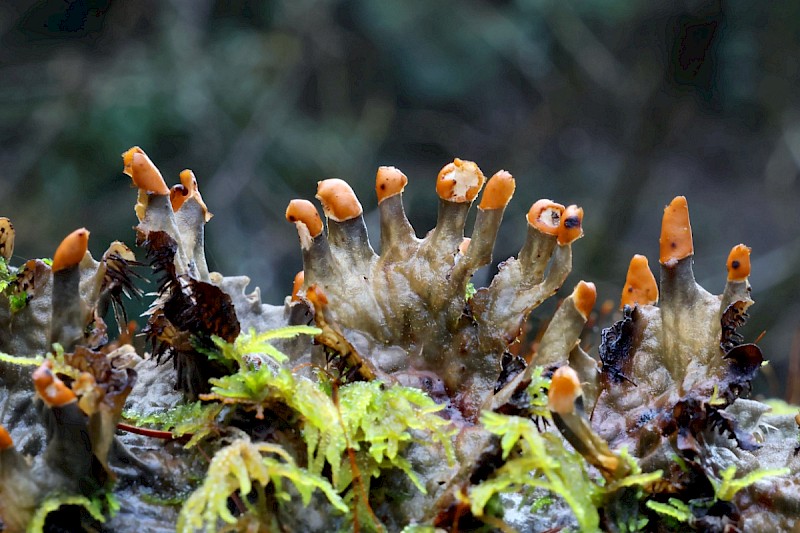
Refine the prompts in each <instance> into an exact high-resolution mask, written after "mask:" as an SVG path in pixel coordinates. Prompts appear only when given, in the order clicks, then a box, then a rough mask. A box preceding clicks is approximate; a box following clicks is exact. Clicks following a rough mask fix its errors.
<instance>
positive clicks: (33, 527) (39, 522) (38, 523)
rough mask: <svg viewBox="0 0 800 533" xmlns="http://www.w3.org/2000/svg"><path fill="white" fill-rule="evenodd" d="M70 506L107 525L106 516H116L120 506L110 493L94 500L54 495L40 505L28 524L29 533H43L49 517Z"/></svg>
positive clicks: (99, 495)
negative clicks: (80, 509) (80, 508)
mask: <svg viewBox="0 0 800 533" xmlns="http://www.w3.org/2000/svg"><path fill="white" fill-rule="evenodd" d="M68 506H73V507H74V506H77V507H82V508H83V509H85V510H86V512H87V513H89V515H90V516H91V517H92V518H93V519H95V520H97V521H98V522H101V523H105V521H106V516H107V515H108V516H114V514H116V512H117V511H118V510H119V506H120V504H119V502H118V501H117V499H116V497H114V496H113V495H112V494H110V493H101V494H98V495H97V496H96V497H93V498H87V497H86V496H79V495H75V494H52V495H50V496H48V497H47V498H45V500H44V501H43V502H42V503H41V504H39V507H38V508H37V509H36V512H35V513H34V515H33V518H32V519H31V522H30V523H29V524H28V528H27V533H42V531H43V530H44V526H45V522H46V521H47V516H48V515H49V514H50V513H52V512H55V511H57V510H58V509H60V508H61V507H68Z"/></svg>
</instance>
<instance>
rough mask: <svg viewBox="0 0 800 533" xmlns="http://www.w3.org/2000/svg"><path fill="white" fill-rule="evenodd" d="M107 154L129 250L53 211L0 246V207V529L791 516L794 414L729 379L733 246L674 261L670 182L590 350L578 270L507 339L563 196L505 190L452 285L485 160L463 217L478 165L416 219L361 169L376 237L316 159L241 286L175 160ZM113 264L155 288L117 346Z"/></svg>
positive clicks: (738, 345) (567, 222) (423, 527)
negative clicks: (285, 227) (272, 245)
mask: <svg viewBox="0 0 800 533" xmlns="http://www.w3.org/2000/svg"><path fill="white" fill-rule="evenodd" d="M123 164H124V169H125V172H126V173H127V174H128V175H129V176H130V177H131V178H132V180H133V183H134V185H135V186H136V188H137V189H138V195H137V198H136V205H135V209H134V211H135V214H136V216H137V218H138V220H139V224H138V226H137V227H136V242H137V244H138V245H139V246H140V247H141V248H142V249H143V253H142V254H140V255H141V257H140V259H141V261H137V259H136V257H135V256H134V253H133V252H132V251H131V250H130V249H128V248H127V247H126V246H125V245H123V244H122V243H119V242H115V243H112V245H111V246H110V248H109V250H108V251H107V252H106V253H105V254H104V256H103V258H102V259H101V260H100V261H95V260H94V259H93V258H92V257H91V255H90V254H89V253H88V251H87V243H88V239H89V231H88V230H87V229H85V228H80V229H78V230H75V231H74V232H72V233H71V234H70V235H69V236H68V237H67V238H66V239H65V240H64V242H63V243H62V244H61V245H60V246H59V247H58V249H57V250H56V251H55V254H54V259H53V261H52V262H49V261H43V260H30V261H27V262H25V263H24V264H23V265H20V266H14V265H12V264H10V263H9V261H10V259H11V258H12V256H13V246H14V240H15V232H14V228H13V226H12V225H11V223H10V221H8V220H7V219H0V352H2V353H0V421H2V424H3V425H2V426H0V517H1V518H2V522H0V530H2V529H3V528H4V530H5V531H11V532H16V531H22V530H25V529H26V528H28V527H34V528H39V529H41V530H42V531H48V530H51V529H52V528H53V526H54V525H55V524H56V523H58V524H59V527H62V528H67V529H70V530H76V531H77V530H90V529H92V528H94V527H96V526H97V522H102V521H103V520H105V524H104V526H103V527H105V528H107V529H109V530H114V531H134V530H148V531H172V530H174V529H175V527H177V528H178V529H179V530H181V531H196V530H203V529H204V530H209V531H210V530H226V529H228V530H230V529H236V528H238V529H247V530H253V531H261V530H275V529H280V530H285V531H330V530H347V529H353V530H359V531H360V530H367V531H371V530H376V531H382V530H386V531H400V530H403V531H432V530H433V528H441V529H445V530H451V531H452V530H459V531H465V530H470V529H482V530H485V531H504V532H505V531H512V530H514V529H517V530H538V529H549V528H565V527H567V528H569V527H572V528H574V527H577V528H580V529H581V530H583V531H594V530H604V531H621V532H623V531H641V530H651V529H652V530H666V531H669V530H670V529H671V528H672V529H680V528H686V527H690V528H693V529H697V530H704V531H735V530H737V529H738V530H789V529H791V528H793V527H796V524H797V521H798V519H797V516H798V514H797V509H798V508H800V486H798V483H797V480H796V474H797V472H798V471H800V460H799V459H798V454H797V452H796V450H797V446H798V445H797V442H798V440H797V439H798V435H799V434H800V432H798V423H797V421H796V419H795V415H796V410H793V409H785V410H783V411H782V412H780V413H777V412H776V413H774V414H770V413H769V407H768V406H767V405H765V404H763V403H760V402H755V401H752V400H747V399H746V396H747V394H748V393H749V389H750V383H751V381H752V379H753V378H754V376H755V375H756V373H757V372H758V370H759V368H760V366H761V363H762V359H763V358H762V355H761V352H760V350H759V349H758V347H757V346H756V345H755V344H753V343H747V342H745V339H744V338H743V337H742V335H741V333H740V328H741V327H742V326H743V325H744V322H745V321H746V318H747V310H748V308H749V307H750V306H751V305H752V303H753V301H752V299H751V298H750V286H749V282H748V276H749V272H750V262H749V254H750V250H749V248H747V247H746V246H744V245H738V246H735V247H734V248H733V250H732V252H731V256H730V257H729V260H728V262H727V268H728V282H727V285H726V288H725V290H724V292H723V294H721V295H712V294H710V293H708V292H707V291H705V290H704V289H703V288H702V287H700V286H699V285H697V283H696V282H695V281H694V276H693V274H692V262H693V260H694V259H693V256H694V247H693V244H692V235H691V228H690V222H689V213H688V205H687V203H686V201H685V199H683V198H681V197H678V198H676V199H675V200H673V202H671V203H670V205H669V206H667V208H666V210H665V215H664V220H663V225H662V228H663V229H662V236H661V255H660V257H659V262H660V265H661V266H660V271H661V273H660V279H661V282H660V285H659V284H658V283H657V282H656V280H655V277H654V276H653V275H652V273H651V271H650V269H649V266H648V263H647V260H646V258H644V257H643V256H636V257H635V258H634V260H633V261H632V262H631V268H630V270H629V272H628V276H627V279H626V282H625V285H624V289H623V294H622V298H621V303H622V305H621V308H620V313H619V315H618V321H617V322H616V323H614V324H613V325H611V326H610V327H608V328H606V329H604V330H603V332H602V334H601V338H600V339H599V340H598V341H599V342H589V343H588V344H589V345H596V346H598V349H597V354H596V357H593V356H591V355H589V354H587V353H586V352H585V351H584V350H583V348H582V343H581V341H580V339H581V335H582V334H584V333H583V328H584V325H585V324H586V323H587V321H588V320H589V319H590V316H591V314H592V307H593V305H594V301H595V296H596V291H595V288H594V286H593V285H592V284H591V283H588V282H584V281H581V282H579V283H577V284H576V285H575V287H574V289H573V290H572V292H571V293H569V294H568V295H567V296H566V297H565V298H564V299H563V300H562V301H561V303H560V305H559V307H558V309H557V310H556V312H555V314H554V315H553V317H552V318H551V320H550V321H549V324H548V326H547V327H546V329H545V330H544V332H543V333H542V335H541V337H540V338H539V339H538V343H537V345H536V349H535V351H534V353H531V354H524V353H523V355H527V357H523V356H522V355H517V354H518V353H519V352H520V350H519V348H520V346H519V344H520V341H521V340H523V332H524V326H525V323H526V320H527V318H528V316H529V315H530V313H531V312H533V311H534V310H535V309H536V308H537V307H538V306H539V305H540V304H541V303H542V302H543V301H544V300H546V299H547V298H550V297H551V296H553V294H555V293H556V291H557V290H558V289H559V288H560V287H561V285H562V284H563V283H564V281H565V280H566V278H567V276H568V274H569V272H570V269H571V254H572V249H571V247H572V243H573V242H574V241H575V240H576V239H577V238H578V237H580V236H581V235H582V232H583V230H582V216H583V212H582V210H581V209H580V208H579V207H577V206H568V207H564V206H563V205H561V204H558V203H555V202H552V201H550V200H539V201H536V202H533V204H532V206H531V208H530V210H529V211H528V214H527V217H526V222H527V234H526V237H525V242H524V244H523V246H522V248H521V250H520V252H519V254H518V255H517V256H516V257H514V258H510V259H508V260H506V261H504V262H503V263H501V264H500V267H499V269H498V272H497V274H496V275H495V276H494V278H493V279H492V280H491V282H490V283H489V286H488V287H479V288H476V287H474V286H473V285H472V282H471V276H472V274H473V273H474V272H475V271H476V270H477V269H478V268H479V267H481V266H484V265H487V264H489V263H490V262H491V259H492V248H493V246H494V241H495V239H496V236H497V232H498V231H499V227H500V222H501V220H502V217H503V213H504V210H505V207H506V205H507V204H508V202H509V201H510V200H511V198H512V195H513V194H514V192H515V182H514V178H513V177H512V176H511V174H509V173H508V172H505V171H499V172H497V173H495V174H494V176H492V178H491V179H489V180H488V183H485V185H486V187H485V189H484V191H483V194H482V196H481V197H480V201H479V205H478V213H477V217H476V221H475V227H474V230H473V233H472V236H471V239H465V238H464V225H465V221H466V219H467V216H468V213H469V210H470V206H471V204H472V202H473V201H475V200H476V199H478V196H479V194H480V191H481V188H482V187H483V185H484V182H485V181H486V180H485V178H484V175H483V173H482V171H481V170H480V169H479V168H478V166H477V165H476V164H475V163H472V162H469V161H464V160H460V159H456V160H455V161H453V163H450V164H448V165H446V166H445V167H444V168H443V169H442V171H441V172H440V173H439V176H438V178H437V181H436V191H437V194H439V197H440V205H439V215H438V220H437V225H436V227H435V228H434V229H433V230H431V231H430V232H429V233H428V234H427V235H426V236H424V237H423V238H418V237H417V236H416V234H415V232H414V230H413V228H412V227H411V224H410V223H409V221H408V220H407V219H406V217H405V214H404V211H403V203H402V192H403V190H404V188H405V187H406V186H407V185H408V178H407V177H406V176H405V175H404V174H403V173H402V172H400V171H399V170H397V169H395V168H393V167H381V168H380V169H379V170H378V172H377V175H376V193H377V197H378V211H379V213H380V218H381V236H382V242H381V252H380V254H377V253H375V251H374V250H373V248H372V246H371V244H370V241H369V238H368V236H367V232H366V226H365V225H364V222H363V208H362V206H361V203H360V202H359V201H358V199H357V198H356V197H355V195H354V194H353V192H352V190H351V189H350V188H349V186H348V185H347V184H346V183H345V182H344V181H342V180H325V181H323V182H320V183H319V186H318V190H317V197H318V198H319V199H320V200H321V202H322V208H323V212H324V214H325V218H326V219H327V224H325V223H323V220H322V219H321V218H320V216H319V213H318V211H317V209H316V208H315V207H314V205H313V204H311V203H310V202H308V201H305V200H293V201H292V202H291V203H290V204H289V207H288V209H287V212H286V217H287V220H289V221H290V222H292V223H293V224H295V226H296V228H297V230H298V236H299V241H300V248H301V252H302V256H303V264H304V272H303V274H302V275H300V276H298V278H297V279H296V283H295V289H294V290H293V292H292V295H291V296H289V297H287V298H286V300H285V301H284V302H283V304H282V305H268V304H264V303H262V302H261V298H260V293H259V292H258V289H256V290H254V291H252V292H250V293H248V292H246V288H247V286H248V284H249V279H248V278H246V277H244V276H234V277H230V276H223V275H222V274H220V273H217V272H211V271H210V270H209V268H208V265H207V262H206V260H205V252H204V241H205V237H204V225H205V224H206V223H208V222H209V220H210V219H211V214H210V212H209V211H208V207H207V206H206V203H205V201H204V199H203V197H202V196H201V194H200V190H199V187H198V184H197V179H196V177H195V176H194V174H193V173H192V172H191V171H189V170H185V171H183V172H181V173H180V184H178V185H175V186H173V187H172V188H169V187H167V185H166V183H165V182H164V180H163V177H162V176H161V173H160V172H159V170H158V169H157V168H156V166H155V165H154V164H153V162H152V161H150V159H149V158H148V157H147V156H146V154H145V153H144V152H143V151H142V150H141V149H139V148H133V149H131V150H129V151H128V152H126V153H125V154H124V156H123ZM212 207H213V206H212ZM144 263H147V266H149V267H150V270H149V272H148V270H147V269H146V268H144V267H145V265H144ZM139 277H142V278H148V279H150V280H152V281H155V288H156V293H157V294H156V297H155V298H154V299H153V300H152V301H151V302H149V309H148V311H147V314H146V316H147V324H146V325H145V327H144V328H143V330H142V332H141V333H142V334H143V336H144V337H145V339H146V340H147V343H148V346H149V351H142V350H140V351H139V353H137V351H136V349H135V348H134V346H135V345H136V343H134V341H133V335H134V333H135V329H134V326H133V325H131V324H129V323H128V317H127V312H126V310H125V307H124V305H123V299H124V298H126V297H133V298H138V297H141V296H142V291H140V290H139V288H138V285H137V283H138V282H137V280H138V278H139ZM659 292H660V294H659ZM659 297H660V303H659V302H658V300H659ZM23 301H24V305H23V304H22V302H23ZM106 317H113V318H112V319H110V320H113V321H114V322H116V324H117V328H116V329H117V330H118V332H119V334H118V335H117V336H116V338H113V334H112V333H111V332H110V331H109V328H108V327H107V326H106V322H105V320H106ZM34 369H35V370H34ZM6 428H7V429H6ZM120 430H121V431H120ZM76 443H82V444H81V445H77V444H76ZM787 473H790V474H795V475H794V476H793V477H792V476H787V475H786V474H787ZM10 487H13V489H10ZM187 495H188V496H187ZM103 502H104V503H103ZM113 502H118V503H119V508H118V509H117V508H116V506H115V505H113V504H112V503H113ZM165 502H168V503H169V504H168V505H167V504H165ZM178 507H180V509H178ZM81 509H83V510H81Z"/></svg>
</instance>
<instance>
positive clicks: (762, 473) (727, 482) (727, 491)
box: [709, 465, 790, 501]
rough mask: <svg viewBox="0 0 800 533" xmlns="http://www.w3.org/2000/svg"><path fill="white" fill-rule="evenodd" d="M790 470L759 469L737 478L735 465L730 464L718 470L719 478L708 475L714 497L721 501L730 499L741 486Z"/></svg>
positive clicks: (785, 473)
mask: <svg viewBox="0 0 800 533" xmlns="http://www.w3.org/2000/svg"><path fill="white" fill-rule="evenodd" d="M789 472H790V470H789V469H788V468H773V469H759V470H754V471H752V472H750V473H749V474H747V475H745V476H744V477H741V478H739V479H734V476H736V466H735V465H731V466H729V467H728V468H726V469H725V470H723V471H722V472H720V477H719V479H717V478H715V477H710V478H709V481H711V484H712V485H713V486H714V497H715V498H716V499H718V500H722V501H731V500H732V499H733V497H734V496H736V493H737V492H739V491H740V490H742V489H743V488H746V487H749V486H750V485H752V484H753V483H756V482H757V481H760V480H762V479H764V478H767V477H772V476H786V475H788V474H789Z"/></svg>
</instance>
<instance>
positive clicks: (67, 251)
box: [52, 228, 89, 272]
mask: <svg viewBox="0 0 800 533" xmlns="http://www.w3.org/2000/svg"><path fill="white" fill-rule="evenodd" d="M88 247H89V230H87V229H86V228H80V229H76V230H75V231H73V232H72V233H70V234H69V235H67V236H66V237H65V238H64V240H63V241H61V244H59V245H58V248H57V249H56V253H55V254H54V255H53V267H52V270H53V272H58V271H59V270H63V269H65V268H69V267H72V266H75V265H77V264H78V263H80V262H81V260H82V259H83V256H84V255H86V250H87V249H88Z"/></svg>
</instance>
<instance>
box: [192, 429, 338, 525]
mask: <svg viewBox="0 0 800 533" xmlns="http://www.w3.org/2000/svg"><path fill="white" fill-rule="evenodd" d="M254 482H255V483H256V484H257V485H255V486H254ZM285 483H291V484H292V485H293V486H294V488H295V489H296V490H297V492H298V493H299V494H300V497H301V498H302V501H303V504H304V505H308V504H309V503H310V502H311V495H312V493H313V492H314V491H315V490H319V491H321V492H322V493H323V494H324V495H325V496H326V497H327V498H328V501H330V503H331V504H332V505H333V506H334V507H335V508H336V509H337V510H338V511H340V512H342V513H346V512H347V510H348V509H347V506H346V505H345V503H344V501H343V500H342V499H341V497H339V495H338V494H336V491H334V489H333V487H332V486H331V484H330V483H329V482H328V481H327V480H325V479H323V478H322V477H320V476H316V475H314V474H311V473H310V472H308V471H307V470H306V469H304V468H300V467H298V466H297V465H296V464H295V462H294V459H292V457H291V455H289V453H288V452H286V450H284V449H283V448H281V447H280V446H278V445H275V444H269V443H263V442H262V443H252V442H250V440H249V439H247V438H242V439H238V440H236V441H234V442H232V443H231V444H230V445H228V446H226V447H224V448H222V449H220V450H219V451H218V452H217V453H216V454H214V458H213V459H212V460H211V464H210V466H209V468H208V474H207V475H206V478H205V480H204V481H203V484H202V485H201V486H200V487H199V488H198V489H197V490H196V491H195V492H194V493H192V495H191V496H189V499H188V500H186V503H185V504H184V506H183V508H182V509H181V513H180V516H179V518H178V524H177V531H179V532H187V533H189V532H194V531H197V530H198V529H202V530H205V531H216V530H217V526H218V522H219V521H220V520H222V521H223V522H227V523H228V524H236V523H237V521H238V519H237V517H235V516H234V515H233V514H232V513H231V511H230V510H229V509H228V498H229V497H230V496H231V495H232V494H233V493H234V492H238V494H239V495H240V496H241V500H240V501H242V500H244V501H247V498H246V497H247V496H248V495H249V494H250V493H251V492H252V491H253V490H254V487H255V490H256V491H257V493H258V494H257V495H258V498H257V500H256V503H255V504H252V503H250V502H249V501H248V504H247V505H244V504H243V506H244V508H243V509H241V510H242V511H244V512H245V513H248V512H249V513H256V514H258V513H259V512H260V511H264V512H267V511H268V509H259V508H258V506H259V503H261V504H264V503H265V502H264V493H263V489H264V487H266V486H267V485H269V484H272V485H273V486H274V489H275V498H276V499H277V500H278V501H279V502H280V501H288V500H290V499H291V495H290V493H289V492H287V491H286V490H285V489H284V484H285Z"/></svg>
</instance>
